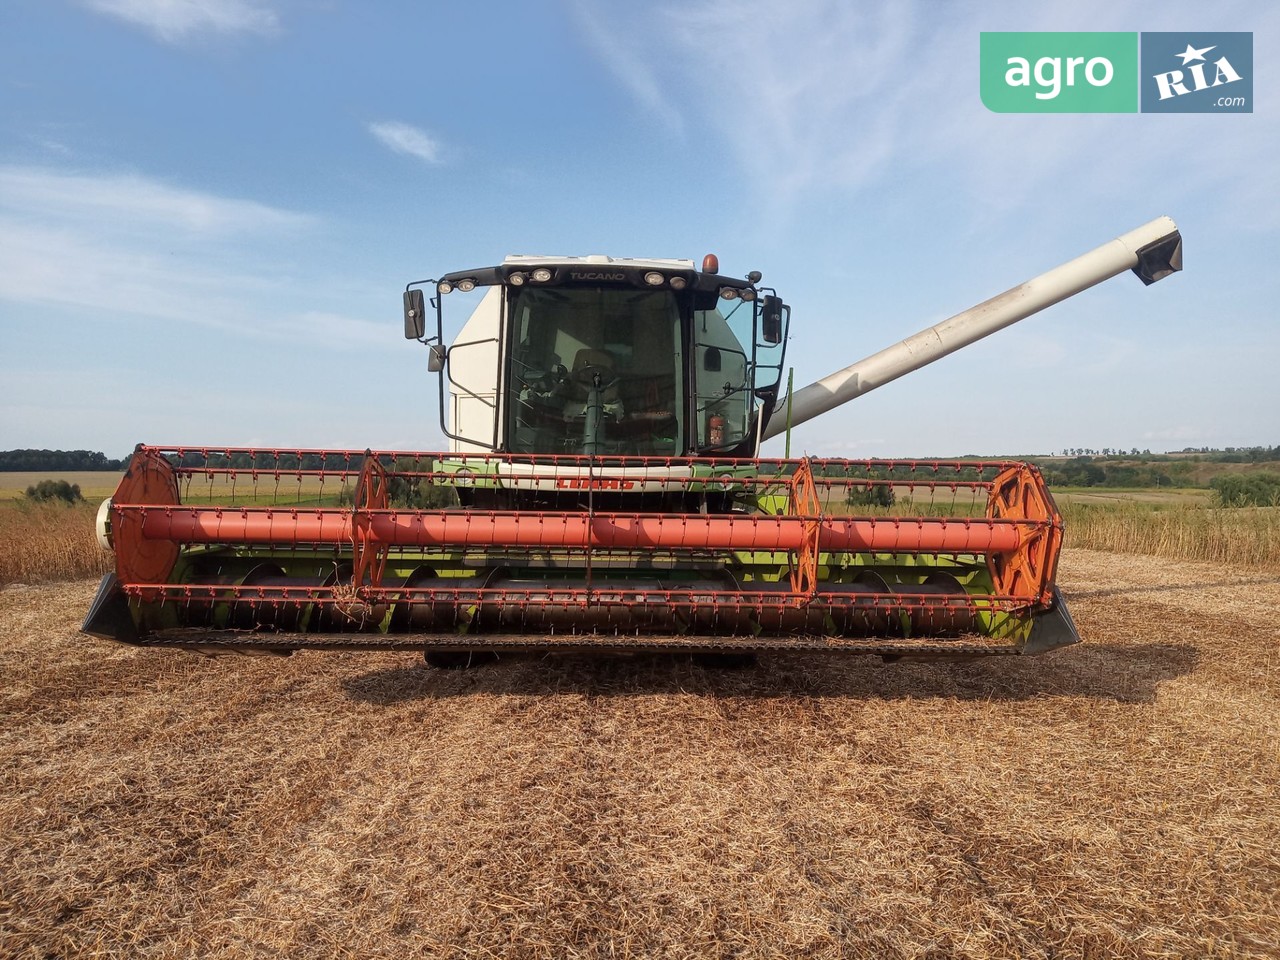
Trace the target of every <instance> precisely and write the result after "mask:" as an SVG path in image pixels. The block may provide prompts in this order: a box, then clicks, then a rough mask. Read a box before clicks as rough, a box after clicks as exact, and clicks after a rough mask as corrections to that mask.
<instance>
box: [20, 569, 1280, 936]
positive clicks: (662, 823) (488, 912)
mask: <svg viewBox="0 0 1280 960" xmlns="http://www.w3.org/2000/svg"><path fill="white" fill-rule="evenodd" d="M1278 581H1280V578H1277V577H1276V576H1275V575H1266V574H1259V573H1257V572H1256V571H1252V570H1245V569H1243V568H1231V567H1224V566H1222V565H1219V564H1203V563H1179V562H1171V561H1165V560H1151V559H1144V558H1139V557H1134V556H1132V555H1111V554H1105V553H1093V552H1086V551H1078V550H1069V551H1067V553H1066V555H1065V557H1064V562H1063V567H1062V582H1063V587H1064V589H1065V591H1066V592H1067V594H1068V595H1069V596H1070V597H1071V598H1072V605H1073V611H1074V613H1075V615H1076V618H1077V620H1078V622H1079V625H1080V628H1081V631H1082V633H1083V634H1084V636H1085V639H1086V643H1085V644H1084V645H1083V646H1079V647H1073V648H1069V649H1067V650H1063V651H1060V652H1058V653H1054V654H1050V655H1048V656H1046V657H1043V658H1039V659H1030V660H1025V661H1023V660H1013V659H1005V658H1001V659H996V660H989V661H984V662H981V663H976V664H945V663H943V664H937V663H934V664H909V663H898V664H882V663H880V662H879V661H877V660H873V659H869V658H855V659H825V658H822V657H817V656H800V655H789V656H778V657H771V658H764V659H763V660H762V661H761V663H760V665H759V666H758V667H757V668H756V669H754V670H746V671H734V672H714V671H707V670H704V669H702V668H700V667H698V666H695V665H693V664H691V663H690V662H689V661H688V660H687V659H686V660H668V659H660V658H637V659H631V660H591V659H585V658H570V659H551V660H512V659H506V660H503V661H501V662H500V663H498V664H496V665H491V666H489V667H485V668H482V669H476V670H469V671H441V672H436V671H428V670H425V669H423V668H422V666H421V664H420V662H419V661H417V660H416V659H415V658H413V657H410V656H408V655H394V654H300V655H297V656H295V657H293V658H291V659H287V660H279V659H236V658H232V659H219V660H207V659H204V658H201V657H198V656H195V655H191V654H181V653H177V652H172V651H140V650H134V649H131V648H125V647H119V646H115V645H112V644H109V643H106V642H101V641H94V640H90V639H87V638H85V637H82V636H80V635H78V634H77V633H76V626H77V624H78V621H79V618H80V616H81V615H82V613H83V611H84V608H85V607H86V605H87V604H88V602H89V599H90V597H91V595H92V591H93V583H92V582H91V581H82V582H79V583H75V584H64V585H52V586H40V587H12V586H11V587H9V588H7V589H5V590H3V591H0V675H3V677H4V684H3V685H0V783H3V790H2V791H0V956H3V957H10V956H15V957H26V956H30V957H46V956H59V957H88V956H156V957H169V956H228V957H231V956H237V957H238V956H248V957H254V956H262V957H291V958H292V957H300V958H324V960H329V958H333V957H362V958H364V957H397V958H399V957H411V956H422V957H428V956H430V957H455V956H456V957H463V956H465V957H516V958H548V960H550V958H563V957H584V958H585V957H592V958H595V957H599V958H605V957H610V958H625V957H636V958H641V957H656V958H668V957H670V958H690V957H742V958H756V957H788V958H790V957H810V958H833V960H834V958H842V957H876V958H883V957H936V958H943V957H971V958H985V957H1006V956H1018V957H1097V958H1112V957H1121V958H1136V957H1210V956H1212V957H1275V956H1280V939H1277V937H1278V936H1280V933H1278V931H1280V853H1278V852H1277V851H1280V814H1278V812H1277V811H1280V759H1278V757H1280V754H1278V753H1277V749H1276V744H1277V742H1280V637H1278V636H1277V628H1276V626H1275V619H1274V617H1275V610H1276V609H1277V608H1278V607H1280V582H1278Z"/></svg>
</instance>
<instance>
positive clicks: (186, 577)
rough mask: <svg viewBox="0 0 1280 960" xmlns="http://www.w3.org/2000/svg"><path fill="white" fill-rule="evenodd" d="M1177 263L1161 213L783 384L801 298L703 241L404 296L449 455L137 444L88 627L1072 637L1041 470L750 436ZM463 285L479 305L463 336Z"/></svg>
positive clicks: (157, 642)
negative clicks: (785, 295) (793, 301)
mask: <svg viewBox="0 0 1280 960" xmlns="http://www.w3.org/2000/svg"><path fill="white" fill-rule="evenodd" d="M1181 255H1182V252H1181V236H1180V235H1179V233H1178V231H1177V228H1176V227H1175V226H1174V224H1173V222H1172V221H1171V220H1169V219H1168V218H1160V219H1157V220H1154V221H1152V222H1151V223H1149V224H1146V225H1145V226H1143V227H1140V228H1138V229H1137V230H1134V231H1131V232H1130V233H1127V234H1125V235H1123V236H1121V237H1119V238H1117V239H1116V240H1113V241H1111V242H1110V243H1108V244H1105V245H1103V246H1102V247H1099V248H1097V249H1096V250H1093V251H1091V252H1089V253H1087V254H1084V255H1083V256H1081V257H1077V258H1076V259H1075V260H1072V261H1070V262H1068V263H1066V264H1063V265H1062V266H1060V267H1057V268H1054V269H1053V270H1050V271H1048V272H1047V273H1045V274H1042V275H1041V276H1039V277H1037V278H1035V279H1033V280H1031V281H1028V282H1027V283H1024V284H1021V285H1019V286H1018V287H1015V288H1013V289H1011V290H1009V291H1007V292H1006V293H1004V294H1001V295H1000V296H998V297H994V298H992V299H991V300H989V301H986V302H985V303H983V304H979V305H978V306H976V307H973V308H971V309H970V310H967V311H964V312H963V313H960V314H957V315H956V316H954V317H952V318H950V319H949V320H946V321H943V322H942V323H940V324H937V325H935V326H933V327H930V328H928V329H927V330H924V331H921V332H920V333H918V334H916V335H914V336H912V337H910V338H908V339H907V340H904V341H902V343H900V344H897V345H895V346H893V347H890V348H888V349H886V350H883V351H881V352H880V353H877V354H873V355H872V356H870V357H867V358H866V359H864V360H861V361H858V362H857V363H855V364H852V365H850V366H849V367H846V368H844V369H843V370H840V371H837V372H836V373H833V374H831V375H829V376H828V377H825V378H823V379H822V380H819V381H817V382H816V383H814V384H812V385H810V386H809V387H805V388H803V389H801V390H799V391H797V392H796V393H795V394H794V395H793V396H792V397H791V398H789V399H783V400H779V397H778V392H779V391H778V387H779V384H780V380H781V375H782V371H783V369H784V353H785V345H786V333H787V327H788V324H789V319H790V310H789V308H788V307H787V306H786V305H785V304H784V303H783V302H782V300H781V298H780V297H779V296H778V295H777V293H776V292H775V291H773V290H772V289H771V288H768V287H761V286H759V283H760V280H761V275H760V274H759V273H758V272H755V271H752V272H751V273H749V274H748V275H747V276H746V278H745V280H744V279H741V278H735V277H731V276H727V275H722V274H720V273H719V266H718V263H717V261H716V260H715V258H714V257H711V256H708V257H707V258H706V259H705V260H704V262H703V266H702V270H701V271H699V270H695V269H694V265H693V263H692V262H691V261H687V260H618V259H613V258H609V257H598V256H592V257H576V258H575V257H570V258H556V257H533V256H518V257H508V258H507V259H506V260H504V261H503V263H502V264H500V265H498V266H494V267H486V268H482V269H478V270H469V271H458V272H455V273H451V274H446V275H444V276H443V277H441V278H440V279H439V280H436V281H422V283H421V284H416V285H410V289H409V290H407V291H406V294H405V332H406V336H408V337H410V338H413V339H418V340H420V341H421V342H422V343H424V344H426V345H427V346H428V347H429V348H430V362H429V368H430V369H432V370H435V371H437V372H439V373H440V375H441V379H440V393H441V400H442V403H441V424H442V428H443V430H444V432H445V434H446V436H448V437H449V438H450V440H451V442H452V450H451V451H450V452H448V453H422V452H413V451H376V452H375V451H343V450H337V451H334V450H260V449H248V448H221V447H219V448H206V447H200V448H193V447H146V446H140V447H139V448H138V449H137V451H136V452H135V454H134V457H133V459H132V460H131V462H130V464H129V468H128V470H127V471H126V474H125V476H124V478H123V479H122V481H121V483H120V487H119V489H118V490H117V491H116V493H115V495H114V496H113V497H112V499H111V500H110V501H108V502H106V503H105V504H104V505H103V509H102V511H101V512H100V514H99V527H100V533H101V535H102V537H103V541H104V543H107V544H109V545H110V546H111V547H112V549H113V550H114V552H115V556H116V572H115V573H114V574H111V575H108V576H107V577H106V578H104V580H103V583H102V585H101V587H100V588H99V591H98V595H97V597H96V598H95V601H94V604H93V607H92V609H91V610H90V613H89V615H88V617H87V619H86V621H85V624H84V627H83V629H84V630H85V632H87V633H90V634H93V635H97V636H104V637H110V638H113V639H117V640H121V641H124V642H129V643H136V644H141V645H154V646H178V647H186V648H190V649H198V650H203V651H222V650H227V651H243V652H253V651H272V652H287V651H290V650H294V649H307V648H311V649H331V648H364V649H420V650H424V651H427V652H428V654H429V659H430V657H431V656H437V657H444V656H446V655H448V654H449V653H463V652H469V651H490V652H492V651H503V650H534V651H538V650H541V651H561V650H600V649H609V650H621V651H662V650H667V651H678V650H686V651H702V652H714V651H726V652H732V651H738V652H750V651H761V650H785V649H802V650H839V651H845V652H867V653H878V654H881V655H883V656H886V657H898V656H904V655H906V656H926V657H927V656H943V657H958V656H978V655H989V654H1000V653H1005V654H1007V653H1039V652H1042V651H1044V650H1049V649H1053V648H1054V647H1058V646H1062V645H1065V644H1069V643H1073V642H1076V640H1078V637H1077V635H1076V632H1075V628H1074V626H1073V625H1072V623H1071V618H1070V616H1069V614H1068V613H1067V610H1066V606H1065V604H1064V603H1063V601H1062V598H1061V596H1060V595H1059V593H1058V591H1057V589H1056V587H1055V585H1054V575H1055V571H1056V567H1057V559H1058V552H1059V549H1060V547H1061V543H1062V522H1061V518H1060V516H1059V514H1058V512H1057V509H1056V508H1055V506H1054V504H1053V499H1052V497H1051V496H1050V495H1049V492H1048V491H1047V489H1046V488H1045V486H1044V483H1043V480H1042V478H1041V476H1040V474H1039V472H1038V471H1037V470H1036V468H1035V467H1034V466H1031V465H1028V464H1023V463H1017V462H1011V461H992V462H978V461H949V462H940V461H906V460H901V461H876V460H862V461H852V460H833V459H812V458H806V459H800V460H789V459H784V460H770V459H761V458H760V457H759V449H760V444H761V442H762V441H763V440H764V439H768V438H769V437H772V436H774V435H777V434H778V433H780V432H782V431H783V430H785V429H786V427H787V424H789V423H790V424H794V423H799V422H802V421H804V420H808V419H811V418H812V417H814V416H817V415H819V414H821V413H823V412H825V411H827V410H830V409H832V408H833V407H835V406H838V405H840V404H842V403H845V402H848V401H849V400H850V399H853V398H854V397H857V396H859V395H861V394H862V393H865V392H867V391H868V390H871V389H875V388H876V387H878V386H880V385H882V384H884V383H887V382H889V381H891V380H893V379H895V378H897V377H899V376H902V375H903V374H904V373H907V372H910V371H911V370H914V369H918V368H919V367H921V366H924V365H925V364H927V363H930V362H932V361H933V360H935V359H938V358H940V357H942V356H945V355H946V354H947V353H950V352H952V351H954V350H956V349H959V348H960V347H963V346H965V345H967V344H969V343H972V342H974V341H976V340H978V339H980V338H982V337H985V336H987V335H989V334H991V333H993V332H995V331H996V330H999V329H1001V328H1003V327H1005V326H1008V325H1009V324H1011V323H1014V322H1016V321H1018V320H1020V319H1022V318H1024V317H1027V316H1030V315H1031V314H1033V313H1035V312H1036V311H1038V310H1040V309H1043V308H1044V307H1046V306H1049V305H1050V304H1053V303H1056V302H1057V301H1059V300H1061V299H1064V298H1065V297H1068V296H1071V295H1073V294H1075V293H1078V292H1080V291H1081V290H1084V289H1086V288H1088V287H1089V286H1092V285H1094V284H1096V283H1099V282H1101V281H1102V280H1105V279H1107V278H1108V277H1111V276H1115V275H1116V274H1118V273H1121V272H1123V271H1125V270H1133V272H1135V273H1136V274H1138V276H1139V277H1141V278H1142V279H1143V281H1144V282H1146V283H1152V282H1155V281H1156V280H1158V279H1160V278H1162V277H1164V276H1167V275H1168V274H1170V273H1172V272H1174V271H1176V270H1178V269H1180V268H1181ZM423 284H434V285H435V295H434V296H433V297H432V298H431V300H430V304H431V306H432V307H434V310H435V317H436V324H435V332H434V334H432V335H428V331H427V324H426V313H427V300H426V298H425V296H424V294H423V292H422V290H421V289H420V287H421V286H422V285H423ZM454 291H460V292H462V293H463V294H468V293H472V292H475V293H476V294H477V296H479V297H480V299H479V303H478V305H476V307H475V309H474V311H473V312H472V314H471V316H470V318H469V319H468V320H467V322H466V323H465V324H464V325H463V327H462V329H461V330H460V331H459V333H458V334H457V336H456V337H455V338H454V340H453V342H452V343H451V344H450V345H449V346H448V347H446V346H445V341H444V332H443V331H444V310H443V306H442V304H443V301H444V299H445V297H446V296H447V295H448V294H450V293H452V292H454ZM446 387H447V390H448V392H449V394H450V395H451V396H452V401H453V402H452V404H451V405H446V404H445V403H444V398H445V393H446ZM784 411H785V412H784ZM446 412H447V414H448V415H446Z"/></svg>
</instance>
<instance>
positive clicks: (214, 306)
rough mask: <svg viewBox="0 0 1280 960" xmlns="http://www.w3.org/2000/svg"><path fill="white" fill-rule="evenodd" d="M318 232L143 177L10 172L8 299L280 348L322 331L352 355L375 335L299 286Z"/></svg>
mask: <svg viewBox="0 0 1280 960" xmlns="http://www.w3.org/2000/svg"><path fill="white" fill-rule="evenodd" d="M318 225H319V221H318V220H317V219H316V218H315V217H312V216H310V215H307V214H301V213H297V212H295V211H291V210H284V209H280V208H277V207H273V206H269V205H267V204H263V203H259V202H257V201H253V200H245V199H240V198H235V197H220V196H217V195H215V194H210V193H206V192H201V191H197V190H190V189H184V188H181V187H175V186H172V185H170V184H166V183H162V182H160V181H158V180H154V179H151V178H148V177H144V176H140V175H137V174H126V175H121V174H115V173H107V174H94V173H86V172H76V173H68V172H64V171H59V170H50V169H43V168H33V167H19V168H13V167H0V300H4V301H8V302H11V303H19V304H44V305H60V306H64V307H75V308H88V309H90V310H92V311H93V315H94V316H115V317H118V318H121V319H122V320H127V319H128V318H150V319H162V320H167V321H172V322H174V323H179V324H190V323H196V324H201V325H204V326H209V327H217V328H223V329H230V330H235V331H237V333H238V334H243V335H245V336H249V337H257V338H268V339H271V338H276V339H279V338H285V339H288V338H290V337H296V336H297V335H298V334H299V332H300V331H303V330H307V329H311V330H314V329H315V328H317V326H319V327H321V328H323V331H324V333H325V337H324V338H323V339H321V340H320V341H318V342H319V343H320V345H321V346H332V347H334V348H343V349H345V348H346V347H347V346H349V345H351V344H353V343H359V342H363V341H364V340H365V339H367V337H366V336H365V335H367V333H368V332H369V331H368V328H367V327H366V326H364V325H363V323H362V322H361V321H357V320H351V321H344V320H343V319H342V318H336V317H334V316H332V315H329V314H325V315H324V316H321V317H319V318H318V320H317V319H316V318H315V317H310V314H309V313H308V310H309V307H310V306H311V305H313V304H317V303H319V302H322V301H321V296H322V295H321V294H320V293H319V292H318V291H315V290H311V289H309V288H299V287H298V285H297V284H296V283H294V282H292V281H290V280H289V279H287V277H289V276H290V275H291V274H292V272H293V264H292V263H291V261H290V260H289V257H290V256H291V254H290V252H289V251H291V250H292V249H294V248H295V246H296V242H297V241H299V240H300V239H303V238H308V237H312V236H314V233H315V231H316V228H317V226H318ZM282 240H286V241H292V242H290V243H282V242H281V241H282ZM264 317H267V318H269V320H268V321H267V322H264V320H263V318H264Z"/></svg>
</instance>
